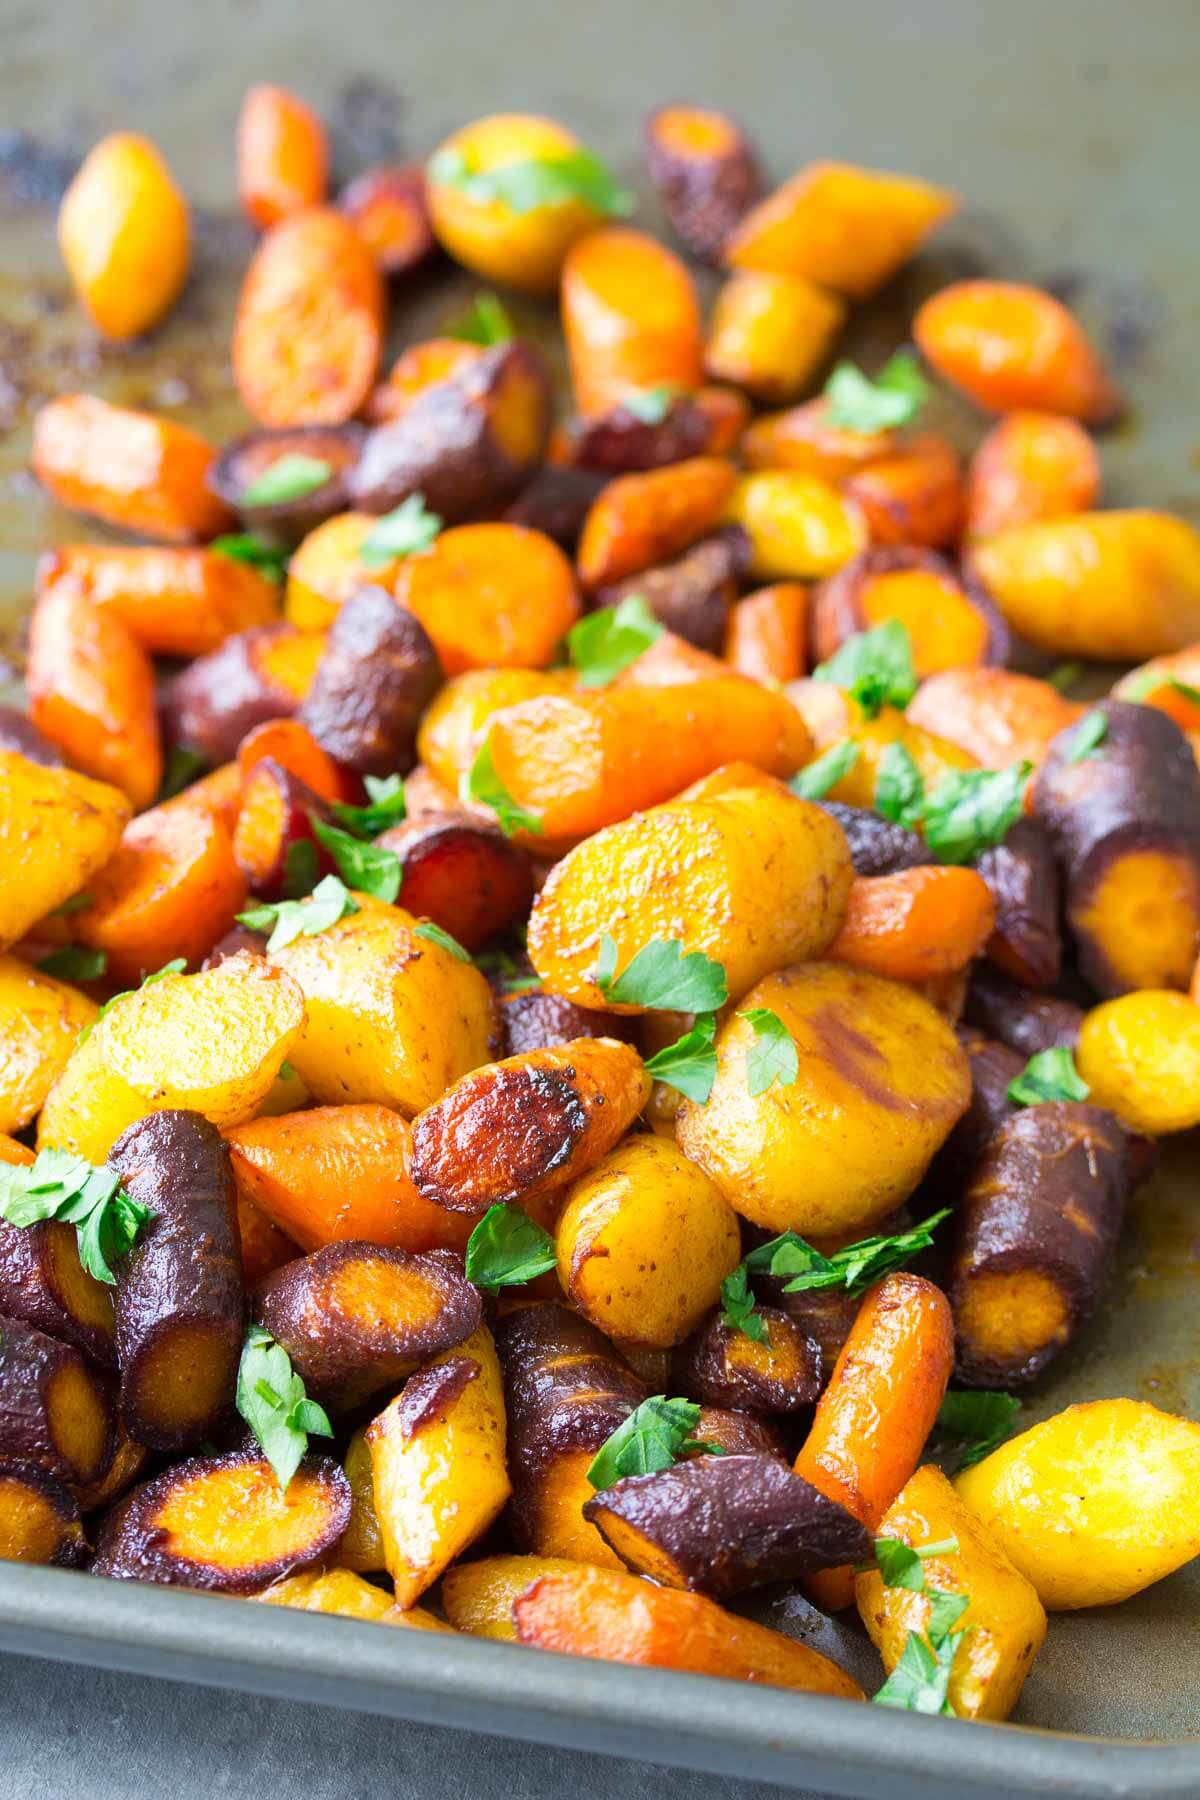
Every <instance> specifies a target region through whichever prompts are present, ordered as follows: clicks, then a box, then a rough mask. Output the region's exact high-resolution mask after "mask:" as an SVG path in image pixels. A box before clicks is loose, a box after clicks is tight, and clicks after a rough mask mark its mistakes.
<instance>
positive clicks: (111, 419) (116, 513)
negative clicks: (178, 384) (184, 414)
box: [32, 394, 233, 544]
mask: <svg viewBox="0 0 1200 1800" xmlns="http://www.w3.org/2000/svg"><path fill="white" fill-rule="evenodd" d="M215 460H216V452H215V451H214V450H213V448H212V446H211V445H210V444H206V443H205V441H204V439H203V438H202V437H199V436H198V435H197V434H196V433H195V432H194V431H189V430H188V429H187V428H186V426H183V425H177V424H176V423H175V421H174V420H173V419H156V418H155V417H154V415H153V414H152V413H146V412H135V411H134V410H133V408H131V407H127V406H110V405H109V403H108V401H107V400H97V399H96V398H95V397H94V396H93V395H91V394H63V395H62V396H61V397H60V398H59V399H57V400H48V401H47V402H46V404H45V406H43V407H42V408H41V410H40V412H39V413H38V415H37V417H36V419H35V420H34V422H33V454H32V462H33V472H34V474H35V475H36V476H37V478H38V480H39V481H40V482H41V484H42V486H43V487H44V488H46V489H47V490H48V492H49V493H51V494H52V495H53V496H54V498H55V499H56V500H57V501H58V503H59V505H60V506H69V507H71V508H72V509H73V510H74V511H75V512H85V513H92V514H94V516H95V517H96V518H97V519H103V520H104V523H105V524H106V525H117V526H119V527H120V528H121V529H122V530H124V531H133V532H136V533H137V534H138V535H139V536H140V537H149V538H165V539H166V540H167V541H168V542H169V543H173V544H175V543H184V544H186V543H188V542H189V541H190V540H191V539H193V538H209V537H215V536H216V535H217V533H218V532H220V531H226V530H228V529H229V528H230V527H231V526H232V524H233V515H232V513H230V511H229V509H228V507H226V505H225V503H224V501H223V500H218V499H217V497H216V495H215V494H213V493H211V492H210V491H209V487H208V474H209V470H210V469H211V467H212V465H213V463H214V461H215Z"/></svg>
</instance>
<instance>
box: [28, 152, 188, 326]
mask: <svg viewBox="0 0 1200 1800" xmlns="http://www.w3.org/2000/svg"><path fill="white" fill-rule="evenodd" d="M58 243H59V248H60V250H61V251H62V257H63V261H64V262H65V263H66V265H67V272H68V274H69V275H70V277H71V281H72V283H73V285H74V288H75V292H76V293H77V294H78V296H79V298H80V300H81V301H82V303H83V305H84V306H85V307H86V309H87V311H88V312H89V313H90V315H91V317H92V319H93V320H94V321H95V323H96V325H97V326H99V328H100V330H101V331H102V332H103V333H104V335H105V337H110V338H131V337H138V336H140V334H141V333H142V332H143V331H149V330H150V328H151V326H152V325H157V324H158V322H159V320H160V319H161V318H162V317H163V316H164V314H165V313H167V312H169V311H170V309H171V307H172V305H173V304H174V302H175V300H176V298H177V296H178V294H179V290H180V289H181V288H182V286H183V284H184V282H185V281H186V280H187V273H188V266H189V264H190V261H191V228H190V225H189V222H188V208H187V201H186V200H185V199H184V197H183V195H182V194H181V193H180V191H179V189H178V187H177V186H176V185H175V182H174V180H173V178H172V176H171V171H170V169H168V167H167V165H166V163H165V162H164V161H163V158H162V156H161V155H160V153H159V151H158V150H157V149H156V148H155V146H154V145H153V144H152V143H151V142H150V140H149V138H144V137H139V136H138V135H137V133H136V132H132V131H114V132H111V133H110V134H109V136H108V137H105V138H101V140H100V142H99V143H98V144H97V145H96V146H95V148H94V149H92V150H91V151H89V153H88V155H87V156H86V157H85V158H84V161H83V166H82V167H81V168H80V170H79V172H78V174H77V175H76V176H75V179H74V180H73V181H72V183H71V185H70V187H69V188H68V189H67V191H66V193H65V194H64V195H63V200H62V205H61V207H60V208H59V213H58Z"/></svg>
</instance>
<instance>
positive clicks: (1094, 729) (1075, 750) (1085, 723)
mask: <svg viewBox="0 0 1200 1800" xmlns="http://www.w3.org/2000/svg"><path fill="white" fill-rule="evenodd" d="M1107 736H1108V719H1107V717H1106V716H1105V714H1104V713H1102V712H1101V711H1100V710H1099V708H1098V707H1093V708H1092V710H1091V712H1086V713H1084V715H1083V717H1082V719H1080V721H1079V723H1078V725H1077V726H1076V727H1075V730H1074V733H1073V734H1072V737H1071V748H1070V749H1069V750H1068V751H1067V761H1068V762H1069V763H1077V762H1083V761H1085V760H1086V759H1087V758H1088V757H1092V756H1095V754H1096V752H1097V750H1098V749H1099V748H1100V745H1101V744H1102V743H1103V742H1104V740H1105V738H1106V737H1107Z"/></svg>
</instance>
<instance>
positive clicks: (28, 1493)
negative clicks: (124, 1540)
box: [0, 1456, 87, 1568]
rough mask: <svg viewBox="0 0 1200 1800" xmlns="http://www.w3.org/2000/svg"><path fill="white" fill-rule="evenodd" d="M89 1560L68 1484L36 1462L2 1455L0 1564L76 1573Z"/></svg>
mask: <svg viewBox="0 0 1200 1800" xmlns="http://www.w3.org/2000/svg"><path fill="white" fill-rule="evenodd" d="M86 1555H87V1544H86V1543H85V1541H84V1536H83V1526H82V1525H81V1524H80V1522H79V1507H78V1505H77V1503H76V1502H75V1501H74V1500H73V1499H72V1497H71V1495H70V1494H69V1493H68V1492H67V1490H66V1488H65V1487H64V1486H63V1485H62V1483H61V1482H59V1481H56V1480H55V1478H54V1476H53V1475H50V1474H48V1473H47V1471H46V1470H45V1469H43V1468H42V1467H41V1466H40V1465H39V1464H38V1463H36V1462H27V1461H25V1460H23V1459H22V1458H21V1457H16V1456H0V1560H3V1561H5V1562H27V1563H55V1564H57V1565H58V1566H59V1567H66V1568H72V1567H74V1566H76V1565H77V1564H79V1563H81V1562H83V1561H84V1559H85V1557H86Z"/></svg>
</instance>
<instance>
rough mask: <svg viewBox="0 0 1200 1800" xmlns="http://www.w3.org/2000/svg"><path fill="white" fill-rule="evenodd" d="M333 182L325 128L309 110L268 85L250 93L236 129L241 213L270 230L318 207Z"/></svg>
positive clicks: (283, 92) (279, 88)
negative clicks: (330, 176)
mask: <svg viewBox="0 0 1200 1800" xmlns="http://www.w3.org/2000/svg"><path fill="white" fill-rule="evenodd" d="M328 180H329V150H328V145H327V144H326V140H325V127H324V126H323V125H322V123H321V121H320V119H318V117H317V115H316V113H315V112H313V111H312V109H311V107H308V106H305V104H304V102H303V100H298V99H297V98H296V96H295V94H290V93H289V92H288V90H287V89H286V88H281V87H272V86H271V85H270V84H269V83H267V82H259V83H258V85H257V86H255V87H252V88H250V89H248V90H247V93H246V98H245V99H244V100H243V101H242V110H241V113H240V114H239V116H238V126H237V184H238V199H239V200H240V201H241V205H242V211H243V212H244V213H245V215H246V217H247V218H248V219H249V221H250V223H251V224H252V225H257V226H258V227H259V228H260V229H261V230H264V231H265V230H266V228H267V227H268V226H269V225H275V224H277V223H278V222H279V220H280V219H286V218H288V217H289V216H290V214H292V213H298V212H303V211H304V209H305V208H306V207H309V206H319V205H320V204H321V202H322V200H324V198H325V189H326V186H327V184H328Z"/></svg>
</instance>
